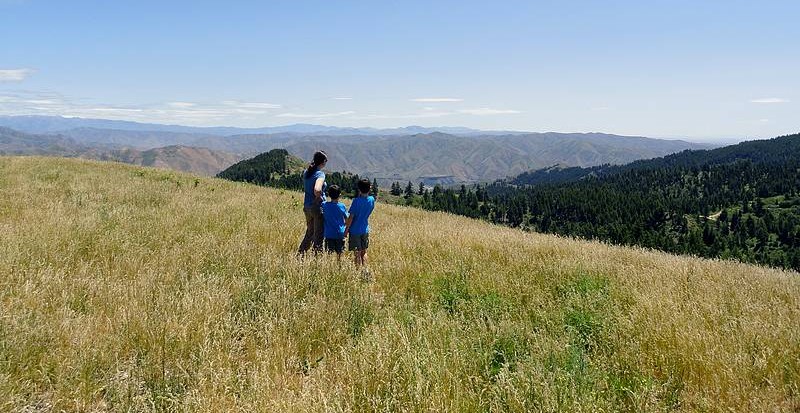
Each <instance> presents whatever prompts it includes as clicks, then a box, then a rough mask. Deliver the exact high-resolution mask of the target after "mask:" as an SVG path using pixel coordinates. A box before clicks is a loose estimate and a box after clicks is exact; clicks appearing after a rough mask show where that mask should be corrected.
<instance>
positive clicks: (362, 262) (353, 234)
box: [344, 179, 375, 268]
mask: <svg viewBox="0 0 800 413" xmlns="http://www.w3.org/2000/svg"><path fill="white" fill-rule="evenodd" d="M357 186H358V197H356V198H355V199H354V200H353V203H351V204H350V216H349V217H348V218H347V223H346V228H345V230H344V234H345V236H347V235H348V234H349V235H350V238H349V239H348V243H347V244H348V250H350V251H354V252H355V263H356V266H357V267H361V266H364V267H365V268H366V265H367V248H369V216H370V214H372V210H373V209H375V198H374V197H372V196H370V195H369V191H370V189H372V184H370V182H369V179H362V180H360V181H358V184H357Z"/></svg>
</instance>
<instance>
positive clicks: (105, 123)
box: [0, 116, 525, 136]
mask: <svg viewBox="0 0 800 413" xmlns="http://www.w3.org/2000/svg"><path fill="white" fill-rule="evenodd" d="M0 126H5V127H8V128H12V129H16V130H20V131H25V132H30V133H59V132H64V131H66V130H69V129H77V128H93V129H112V130H118V131H131V132H172V133H179V134H187V133H191V134H201V135H214V136H233V135H252V134H259V135H261V134H282V133H290V134H300V135H373V136H374V135H381V136H389V135H395V136H397V135H412V134H416V133H432V132H442V133H450V134H454V135H504V134H514V133H525V132H509V131H482V130H477V129H470V128H463V127H452V126H442V127H433V128H429V127H423V126H406V127H402V128H389V129H377V128H341V127H335V126H324V125H312V124H306V123H297V124H293V125H285V126H269V127H262V128H235V127H227V126H212V127H198V126H182V125H162V124H157V123H139V122H130V121H123V120H107V119H85V118H65V117H61V116H0Z"/></svg>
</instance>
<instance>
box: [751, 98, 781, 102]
mask: <svg viewBox="0 0 800 413" xmlns="http://www.w3.org/2000/svg"><path fill="white" fill-rule="evenodd" d="M750 103H789V99H783V98H760V99H753V100H751V101H750Z"/></svg>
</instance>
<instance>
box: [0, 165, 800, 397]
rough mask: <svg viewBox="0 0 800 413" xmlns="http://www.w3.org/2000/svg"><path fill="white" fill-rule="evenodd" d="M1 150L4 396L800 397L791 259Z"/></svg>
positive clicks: (0, 389) (0, 385) (799, 339)
mask: <svg viewBox="0 0 800 413" xmlns="http://www.w3.org/2000/svg"><path fill="white" fill-rule="evenodd" d="M301 203H302V200H301V194H299V193H293V192H284V191H279V190H274V189H266V188H262V187H257V186H252V185H247V184H239V183H231V182H226V181H222V180H217V179H204V178H197V177H194V176H191V175H185V174H180V173H175V172H170V171H166V170H158V169H146V168H138V167H131V166H126V165H121V164H113V163H102V162H90V161H81V160H67V159H56V158H20V157H16V158H9V157H4V158H0V234H2V237H1V238H0V411H50V410H55V411H59V410H64V411H175V410H177V411H358V412H360V411H445V410H447V411H573V412H581V411H586V412H590V411H591V412H596V411H797V410H798V409H800V387H799V386H800V278H798V277H799V276H798V274H796V273H789V272H782V271H778V270H772V269H766V268H760V267H756V266H751V265H743V264H738V263H734V262H722V261H710V260H701V259H696V258H690V257H678V256H672V255H667V254H663V253H657V252H650V251H644V250H638V249H631V248H621V247H614V246H608V245H605V244H601V243H594V242H586V241H577V240H571V239H565V238H558V237H553V236H546V235H538V234H531V233H523V232H520V231H516V230H513V229H508V228H501V227H496V226H492V225H490V224H487V223H483V222H479V221H473V220H470V219H466V218H461V217H455V216H451V215H446V214H440V213H430V212H424V211H421V210H417V209H411V208H404V207H395V206H389V205H385V204H378V206H377V207H376V210H375V212H374V214H373V218H372V222H371V225H372V227H373V233H372V235H371V247H370V259H371V268H372V271H373V273H374V274H375V282H374V283H364V282H362V281H361V279H360V277H359V273H358V271H357V270H356V269H355V268H354V267H353V266H352V265H351V264H350V262H349V260H343V261H342V262H341V263H339V262H337V260H336V258H335V257H332V256H323V257H319V258H311V259H307V260H305V261H298V260H297V259H296V258H295V255H294V251H295V248H296V246H297V243H298V241H299V239H300V236H301V233H302V231H303V225H304V222H303V218H302V212H301Z"/></svg>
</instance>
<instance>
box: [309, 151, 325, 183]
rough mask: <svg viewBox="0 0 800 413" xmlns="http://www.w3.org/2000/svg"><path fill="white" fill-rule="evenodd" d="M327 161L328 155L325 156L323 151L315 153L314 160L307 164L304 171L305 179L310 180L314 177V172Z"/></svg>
mask: <svg viewBox="0 0 800 413" xmlns="http://www.w3.org/2000/svg"><path fill="white" fill-rule="evenodd" d="M327 161H328V155H327V154H325V152H323V151H316V152H314V159H313V160H312V161H311V163H310V164H308V169H306V179H309V178H311V177H312V176H313V175H314V172H316V171H317V168H319V166H320V165H322V164H324V163H325V162H327Z"/></svg>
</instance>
